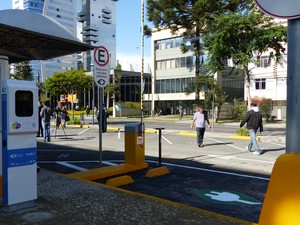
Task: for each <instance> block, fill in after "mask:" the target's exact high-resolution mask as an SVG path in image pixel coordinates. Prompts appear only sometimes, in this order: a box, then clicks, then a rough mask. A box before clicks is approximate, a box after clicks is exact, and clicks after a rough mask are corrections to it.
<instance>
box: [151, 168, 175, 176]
mask: <svg viewBox="0 0 300 225" xmlns="http://www.w3.org/2000/svg"><path fill="white" fill-rule="evenodd" d="M168 173H170V171H169V169H168V168H167V167H165V166H163V167H158V168H154V169H150V170H148V172H147V174H146V177H158V176H162V175H166V174H168Z"/></svg>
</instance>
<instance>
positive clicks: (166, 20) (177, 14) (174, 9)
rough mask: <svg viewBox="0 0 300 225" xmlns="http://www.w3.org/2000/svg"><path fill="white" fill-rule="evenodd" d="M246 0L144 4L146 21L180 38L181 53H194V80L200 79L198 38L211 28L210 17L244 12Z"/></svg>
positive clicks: (172, 0)
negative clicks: (145, 6) (239, 11)
mask: <svg viewBox="0 0 300 225" xmlns="http://www.w3.org/2000/svg"><path fill="white" fill-rule="evenodd" d="M248 2H249V1H245V0H232V1H220V0H147V13H148V20H149V21H150V22H153V23H154V26H155V27H156V28H158V29H159V28H168V29H170V30H171V32H172V33H173V34H176V33H180V35H181V36H183V37H184V38H183V42H182V44H181V47H182V48H181V50H182V52H183V53H185V52H187V51H193V52H194V55H195V76H196V77H197V76H199V75H200V70H201V66H202V65H201V61H200V56H201V54H202V52H203V45H202V44H201V40H200V39H201V36H202V34H203V33H205V32H206V29H209V28H210V25H209V24H208V23H207V22H209V20H207V18H209V15H211V14H216V15H219V14H221V13H228V12H231V11H236V10H244V9H245V7H247V6H248ZM195 96H196V101H199V87H198V86H197V85H195Z"/></svg>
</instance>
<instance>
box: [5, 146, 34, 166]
mask: <svg viewBox="0 0 300 225" xmlns="http://www.w3.org/2000/svg"><path fill="white" fill-rule="evenodd" d="M35 163H36V148H22V149H12V150H7V167H8V168H9V167H19V166H27V165H33V164H35Z"/></svg>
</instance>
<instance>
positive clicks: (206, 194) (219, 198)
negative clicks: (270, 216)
mask: <svg viewBox="0 0 300 225" xmlns="http://www.w3.org/2000/svg"><path fill="white" fill-rule="evenodd" d="M192 192H193V193H194V194H195V195H196V196H197V197H199V198H201V199H203V200H206V201H209V202H214V203H219V204H220V203H221V204H228V205H241V204H246V205H261V202H259V201H257V200H256V199H255V198H253V197H251V196H249V195H245V194H243V193H239V192H234V193H232V192H227V191H223V190H208V189H192Z"/></svg>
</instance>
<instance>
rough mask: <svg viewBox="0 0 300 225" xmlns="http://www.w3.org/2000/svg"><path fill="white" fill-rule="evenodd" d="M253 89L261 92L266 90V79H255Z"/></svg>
mask: <svg viewBox="0 0 300 225" xmlns="http://www.w3.org/2000/svg"><path fill="white" fill-rule="evenodd" d="M255 89H256V90H262V89H266V79H265V78H262V79H255Z"/></svg>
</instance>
